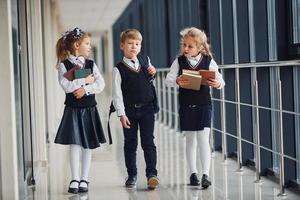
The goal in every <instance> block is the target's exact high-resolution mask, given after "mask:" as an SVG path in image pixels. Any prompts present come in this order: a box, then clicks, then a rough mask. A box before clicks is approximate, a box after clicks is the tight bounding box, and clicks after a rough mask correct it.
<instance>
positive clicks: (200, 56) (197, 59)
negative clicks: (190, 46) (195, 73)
mask: <svg viewBox="0 0 300 200" xmlns="http://www.w3.org/2000/svg"><path fill="white" fill-rule="evenodd" d="M187 58H188V59H189V61H196V62H198V61H199V60H200V59H201V58H202V54H201V53H199V54H198V55H197V56H195V57H187Z"/></svg>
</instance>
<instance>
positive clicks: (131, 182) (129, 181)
mask: <svg viewBox="0 0 300 200" xmlns="http://www.w3.org/2000/svg"><path fill="white" fill-rule="evenodd" d="M136 180H137V177H136V175H129V176H128V177H127V180H126V182H125V186H126V187H127V188H132V187H134V186H135V185H136Z"/></svg>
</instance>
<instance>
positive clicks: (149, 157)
mask: <svg viewBox="0 0 300 200" xmlns="http://www.w3.org/2000/svg"><path fill="white" fill-rule="evenodd" d="M139 125H140V134H141V146H142V149H143V151H144V158H145V161H146V176H147V177H148V178H149V177H151V176H157V170H156V163H157V155H156V146H155V144H154V113H153V112H148V113H146V114H145V115H144V116H143V117H142V118H141V119H140V120H139Z"/></svg>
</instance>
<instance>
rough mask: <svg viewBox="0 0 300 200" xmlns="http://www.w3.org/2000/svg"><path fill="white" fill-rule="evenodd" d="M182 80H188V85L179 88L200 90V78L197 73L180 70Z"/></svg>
mask: <svg viewBox="0 0 300 200" xmlns="http://www.w3.org/2000/svg"><path fill="white" fill-rule="evenodd" d="M182 78H184V79H186V80H189V81H190V84H189V85H184V86H181V88H184V89H190V90H200V88H201V80H202V77H201V75H200V74H199V72H198V71H193V70H182Z"/></svg>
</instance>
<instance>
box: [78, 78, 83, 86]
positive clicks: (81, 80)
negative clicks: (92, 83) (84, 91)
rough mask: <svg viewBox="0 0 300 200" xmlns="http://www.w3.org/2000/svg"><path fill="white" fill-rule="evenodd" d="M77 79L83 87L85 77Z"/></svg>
mask: <svg viewBox="0 0 300 200" xmlns="http://www.w3.org/2000/svg"><path fill="white" fill-rule="evenodd" d="M77 81H78V84H79V86H80V87H84V86H85V78H80V79H77Z"/></svg>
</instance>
